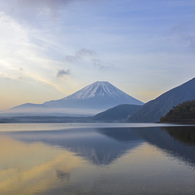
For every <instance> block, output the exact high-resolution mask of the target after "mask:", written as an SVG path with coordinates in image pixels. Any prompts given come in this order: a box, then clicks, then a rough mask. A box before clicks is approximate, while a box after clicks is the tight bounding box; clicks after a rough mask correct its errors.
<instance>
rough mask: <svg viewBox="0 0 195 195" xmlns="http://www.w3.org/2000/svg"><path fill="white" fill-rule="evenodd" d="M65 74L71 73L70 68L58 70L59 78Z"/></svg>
mask: <svg viewBox="0 0 195 195" xmlns="http://www.w3.org/2000/svg"><path fill="white" fill-rule="evenodd" d="M65 75H70V70H69V69H68V70H64V69H61V70H58V73H57V75H56V76H57V77H58V78H61V77H64V76H65Z"/></svg>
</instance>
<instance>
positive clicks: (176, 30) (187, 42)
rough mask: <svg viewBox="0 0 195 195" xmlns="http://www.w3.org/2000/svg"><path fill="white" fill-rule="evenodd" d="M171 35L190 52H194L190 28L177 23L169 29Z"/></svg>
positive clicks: (193, 36)
mask: <svg viewBox="0 0 195 195" xmlns="http://www.w3.org/2000/svg"><path fill="white" fill-rule="evenodd" d="M171 33H172V34H173V35H175V36H176V37H177V39H179V40H180V41H181V42H182V43H183V44H182V45H184V46H187V47H189V49H191V50H192V51H194V50H195V34H194V33H192V32H191V31H190V26H189V25H187V24H184V23H179V24H177V25H175V26H174V27H173V28H172V29H171Z"/></svg>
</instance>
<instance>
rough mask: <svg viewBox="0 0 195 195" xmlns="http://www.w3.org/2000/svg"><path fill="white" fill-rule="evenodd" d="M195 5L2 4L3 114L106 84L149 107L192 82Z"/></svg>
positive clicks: (34, 0) (90, 0)
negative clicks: (155, 101)
mask: <svg viewBox="0 0 195 195" xmlns="http://www.w3.org/2000/svg"><path fill="white" fill-rule="evenodd" d="M194 18H195V1H194V0H120V1H118V0H6V1H4V0H0V91H1V93H0V102H1V103H0V110H5V109H8V108H11V107H14V106H17V105H19V104H23V103H27V102H31V103H43V102H45V101H49V100H56V99H60V98H63V97H66V96H67V95H70V94H72V93H74V92H76V91H77V90H79V89H81V88H83V87H85V86H86V85H89V84H91V83H93V82H96V81H108V82H110V83H111V84H113V85H115V86H116V87H118V88H120V89H121V90H123V91H124V92H126V93H128V94H129V95H131V96H133V97H134V98H137V99H139V100H140V101H143V102H147V101H149V100H151V99H154V98H156V97H157V96H159V95H161V94H162V93H164V92H165V91H167V90H170V89H171V88H173V87H176V86H178V85H180V84H182V83H184V82H186V81H188V80H190V79H192V78H193V77H194V76H195V22H194Z"/></svg>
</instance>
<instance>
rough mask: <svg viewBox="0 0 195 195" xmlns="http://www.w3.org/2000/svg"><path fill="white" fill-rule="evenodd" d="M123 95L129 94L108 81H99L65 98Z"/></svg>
mask: <svg viewBox="0 0 195 195" xmlns="http://www.w3.org/2000/svg"><path fill="white" fill-rule="evenodd" d="M121 95H123V96H124V95H125V96H128V95H127V94H125V93H124V92H122V91H121V90H119V89H117V88H116V87H114V86H113V85H112V84H110V83H109V82H107V81H97V82H95V83H93V84H91V85H88V86H86V87H84V88H83V89H81V90H79V91H77V92H76V93H74V94H72V95H70V96H67V97H66V98H64V99H88V98H92V97H95V96H112V97H114V96H115V97H119V96H121Z"/></svg>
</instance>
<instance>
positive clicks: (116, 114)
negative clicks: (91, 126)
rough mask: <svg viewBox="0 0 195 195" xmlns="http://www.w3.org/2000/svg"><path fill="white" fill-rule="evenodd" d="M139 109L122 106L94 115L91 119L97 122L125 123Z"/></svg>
mask: <svg viewBox="0 0 195 195" xmlns="http://www.w3.org/2000/svg"><path fill="white" fill-rule="evenodd" d="M141 107H142V106H141V105H131V104H122V105H118V106H115V107H114V108H110V109H108V110H106V111H104V112H101V113H99V114H96V115H95V116H94V117H93V118H92V119H93V120H95V121H97V122H126V120H127V119H128V118H129V117H130V116H131V115H132V114H133V113H135V112H136V111H137V110H138V109H140V108H141Z"/></svg>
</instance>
